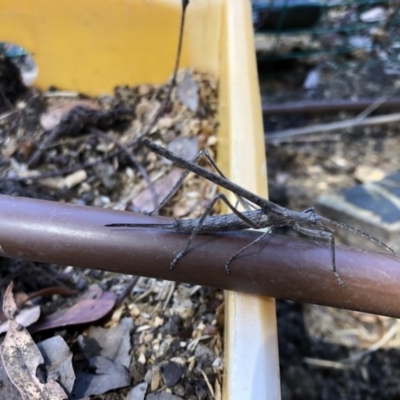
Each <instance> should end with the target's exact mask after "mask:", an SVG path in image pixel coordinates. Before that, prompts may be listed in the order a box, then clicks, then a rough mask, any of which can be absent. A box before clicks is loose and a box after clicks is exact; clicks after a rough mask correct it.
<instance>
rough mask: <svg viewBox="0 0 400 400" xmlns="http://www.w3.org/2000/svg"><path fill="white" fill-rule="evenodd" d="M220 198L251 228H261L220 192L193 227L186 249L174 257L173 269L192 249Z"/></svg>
mask: <svg viewBox="0 0 400 400" xmlns="http://www.w3.org/2000/svg"><path fill="white" fill-rule="evenodd" d="M218 200H222V201H223V202H224V203H225V204H226V205H227V206H228V207H229V208H230V209H231V210H232V212H233V213H234V214H235V215H236V216H237V217H238V218H240V219H241V220H242V221H244V222H245V223H246V224H248V225H249V228H253V229H259V228H260V227H259V226H258V225H257V224H256V223H254V222H253V221H251V220H250V219H249V218H247V217H246V216H244V215H243V214H242V213H241V212H240V211H239V210H238V209H237V208H236V207H235V206H234V205H233V204H232V203H231V202H230V201H229V200H228V198H227V197H226V196H225V195H224V194H222V193H220V194H218V195H217V196H215V197H214V198H213V199H212V201H211V202H210V204H209V205H208V206H207V208H206V209H205V211H204V213H203V214H202V216H201V217H200V219H199V222H198V224H197V225H196V227H195V228H194V229H193V231H192V233H191V234H190V236H189V238H188V240H187V242H186V245H185V247H184V249H183V250H182V251H180V252H179V253H178V255H177V256H176V257H175V258H174V259H173V261H172V263H171V266H170V269H173V268H174V267H175V265H176V264H177V263H178V261H179V260H180V259H181V258H182V257H184V256H185V255H186V254H187V253H188V251H189V249H190V246H191V245H192V243H193V240H194V238H195V237H196V235H197V234H198V233H199V232H200V230H201V227H202V226H203V225H204V223H205V221H206V218H207V217H208V216H209V215H210V213H211V211H212V210H213V208H214V205H215V203H216V202H217V201H218Z"/></svg>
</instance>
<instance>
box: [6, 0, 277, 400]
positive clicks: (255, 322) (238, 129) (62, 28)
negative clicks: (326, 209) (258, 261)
mask: <svg viewBox="0 0 400 400" xmlns="http://www.w3.org/2000/svg"><path fill="white" fill-rule="evenodd" d="M180 10H181V5H180V2H179V0H113V1H98V0H57V1H53V0H36V1H32V0H18V1H16V0H0V41H4V42H11V43H14V44H18V45H20V46H22V47H24V48H25V49H26V50H28V51H29V52H30V53H31V54H32V55H33V58H34V60H35V61H36V63H37V66H38V69H39V75H38V79H37V82H36V85H37V86H38V87H40V88H42V89H46V88H47V87H49V86H50V85H53V86H56V87H58V88H60V89H65V90H76V91H79V92H83V93H86V94H88V95H97V94H100V93H107V92H108V93H111V92H112V89H113V88H114V86H116V85H136V84H139V83H143V82H149V83H161V82H164V81H166V80H167V79H168V77H169V76H170V75H171V73H172V70H173V65H174V60H175V55H176V44H177V38H178V29H179V19H180ZM181 67H194V68H195V69H197V70H199V71H203V72H210V73H213V74H214V75H215V76H217V77H218V78H219V82H220V86H219V88H220V104H219V114H220V122H221V125H220V131H219V136H218V137H219V151H218V157H219V158H218V164H219V165H220V167H221V168H222V170H223V171H225V173H226V174H227V175H228V176H229V177H230V179H231V180H233V181H234V182H236V183H238V184H240V185H242V186H244V187H246V188H247V189H249V190H251V191H253V192H256V193H258V194H260V195H262V196H266V195H267V184H266V182H267V180H266V168H265V150H264V139H263V137H264V135H263V128H262V116H261V107H260V98H259V88H258V79H257V71H256V64H255V52H254V43H253V30H252V24H251V10H250V1H249V0H191V4H190V5H189V7H188V11H187V20H186V28H185V36H184V47H183V53H182V62H181ZM226 279H229V276H227V278H226ZM226 304H227V318H226V326H225V331H226V337H225V379H224V388H223V398H224V399H229V400H235V399H238V400H239V399H240V400H246V399H249V400H250V399H251V400H253V399H257V400H262V399H279V398H280V384H279V366H278V350H277V335H276V319H275V307H274V301H273V300H272V299H269V298H260V297H256V296H250V295H243V294H238V293H227V295H226Z"/></svg>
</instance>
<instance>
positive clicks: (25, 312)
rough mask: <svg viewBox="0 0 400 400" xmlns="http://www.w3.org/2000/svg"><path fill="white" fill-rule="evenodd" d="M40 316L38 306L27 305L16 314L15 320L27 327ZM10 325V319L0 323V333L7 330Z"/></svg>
mask: <svg viewBox="0 0 400 400" xmlns="http://www.w3.org/2000/svg"><path fill="white" fill-rule="evenodd" d="M39 317H40V306H34V307H29V308H28V307H27V308H23V309H22V310H21V311H20V312H19V313H18V315H17V316H16V318H15V320H16V321H17V323H18V324H19V325H21V326H24V327H27V326H30V325H32V324H34V323H35V322H36V321H37V320H38V319H39ZM9 325H10V321H8V320H7V321H5V322H3V323H2V324H1V325H0V334H1V333H4V332H7V330H8V327H9Z"/></svg>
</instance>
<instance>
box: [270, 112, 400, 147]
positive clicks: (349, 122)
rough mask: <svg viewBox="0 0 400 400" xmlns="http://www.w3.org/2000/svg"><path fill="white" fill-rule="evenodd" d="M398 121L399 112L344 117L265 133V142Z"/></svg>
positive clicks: (399, 117)
mask: <svg viewBox="0 0 400 400" xmlns="http://www.w3.org/2000/svg"><path fill="white" fill-rule="evenodd" d="M398 121H400V113H395V114H389V115H380V116H377V117H369V118H365V119H360V118H358V117H356V118H351V119H346V120H344V121H338V122H331V123H327V124H318V125H312V126H306V127H304V128H295V129H285V130H283V131H278V132H274V133H271V134H268V135H265V138H266V140H267V142H269V143H275V144H278V143H282V142H287V141H291V140H292V139H293V138H294V137H296V136H300V135H308V134H311V133H322V132H330V131H336V130H339V129H348V128H354V127H357V126H369V125H383V124H389V123H393V122H398Z"/></svg>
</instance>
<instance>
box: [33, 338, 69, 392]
mask: <svg viewBox="0 0 400 400" xmlns="http://www.w3.org/2000/svg"><path fill="white" fill-rule="evenodd" d="M37 346H38V348H39V350H40V352H41V353H42V356H43V358H44V360H45V364H46V371H47V377H48V378H50V379H54V380H57V381H59V382H60V383H61V384H62V385H63V387H64V388H65V389H66V390H67V391H68V392H69V393H70V392H71V391H72V388H73V387H74V382H75V373H74V368H73V367H72V352H71V350H70V349H69V347H68V345H67V343H65V341H64V339H63V338H62V337H61V336H54V337H51V338H49V339H46V340H43V342H40V343H38V344H37Z"/></svg>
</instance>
